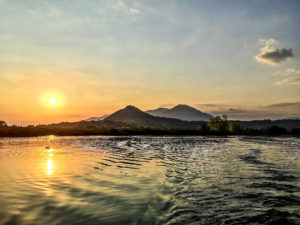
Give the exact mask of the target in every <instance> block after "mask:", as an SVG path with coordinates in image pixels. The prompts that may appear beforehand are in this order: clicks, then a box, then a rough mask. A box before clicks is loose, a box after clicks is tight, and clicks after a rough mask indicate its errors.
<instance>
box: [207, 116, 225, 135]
mask: <svg viewBox="0 0 300 225" xmlns="http://www.w3.org/2000/svg"><path fill="white" fill-rule="evenodd" d="M227 118H228V117H227V115H225V114H224V115H223V116H222V117H220V116H215V117H213V118H211V119H210V120H209V122H208V126H209V129H210V130H213V131H221V132H224V131H226V130H227V123H228V121H227Z"/></svg>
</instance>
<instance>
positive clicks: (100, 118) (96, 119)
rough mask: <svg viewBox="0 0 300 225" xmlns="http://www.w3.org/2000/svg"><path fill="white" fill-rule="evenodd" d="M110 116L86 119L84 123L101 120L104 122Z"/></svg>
mask: <svg viewBox="0 0 300 225" xmlns="http://www.w3.org/2000/svg"><path fill="white" fill-rule="evenodd" d="M107 116H108V115H103V116H99V117H90V118H88V119H85V120H84V121H99V120H103V119H105V118H106V117H107Z"/></svg>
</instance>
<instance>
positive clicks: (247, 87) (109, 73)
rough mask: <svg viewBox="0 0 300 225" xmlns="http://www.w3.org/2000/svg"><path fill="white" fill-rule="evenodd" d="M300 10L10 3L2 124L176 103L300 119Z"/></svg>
mask: <svg viewBox="0 0 300 225" xmlns="http://www.w3.org/2000/svg"><path fill="white" fill-rule="evenodd" d="M261 5H263V6H264V7H263V8H264V10H262V7H261ZM299 9H300V3H299V1H285V2H282V1H274V2H272V4H271V3H270V2H268V1H251V3H250V2H247V3H246V2H242V1H241V2H230V1H229V2H227V3H225V2H217V1H201V2H197V1H191V2H185V1H184V2H183V1H173V2H172V3H170V2H162V1H134V0H132V1H76V3H75V2H73V3H71V4H70V3H69V2H68V1H64V0H62V1H50V0H49V1H34V0H25V1H12V0H2V1H0V15H1V21H0V51H1V54H0V120H5V121H6V122H7V123H9V124H17V125H28V124H40V123H52V122H60V121H78V120H82V119H86V118H88V117H92V116H101V115H104V114H109V113H112V112H114V111H116V110H118V109H120V108H123V107H125V106H126V105H135V106H137V107H138V108H140V109H142V110H148V109H154V108H157V107H160V106H168V107H171V106H174V105H176V104H188V105H191V106H193V107H196V108H198V109H200V110H202V111H205V112H210V113H213V114H214V115H217V114H220V113H227V114H229V117H230V118H232V119H236V118H238V119H256V118H285V117H291V116H300V98H299V95H300V85H299V84H300V83H299V82H300V60H299V57H298V55H299V54H300V47H299V46H300V43H299V38H298V37H299V35H300V31H299V26H298V25H299V21H300V18H299V13H298V12H299ZM265 18H267V20H265ZM262 20H264V21H265V22H264V23H262V22H261V21H262ZM51 98H55V99H56V102H55V104H53V103H51V102H49V101H50V99H51Z"/></svg>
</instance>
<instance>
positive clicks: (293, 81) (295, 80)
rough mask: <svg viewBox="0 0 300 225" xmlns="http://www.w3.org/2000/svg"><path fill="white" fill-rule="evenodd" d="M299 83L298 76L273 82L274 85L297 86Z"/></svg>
mask: <svg viewBox="0 0 300 225" xmlns="http://www.w3.org/2000/svg"><path fill="white" fill-rule="evenodd" d="M297 83H300V76H297V77H289V78H286V79H283V80H279V81H276V82H274V83H273V84H274V85H287V84H297Z"/></svg>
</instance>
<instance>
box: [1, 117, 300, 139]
mask: <svg viewBox="0 0 300 225" xmlns="http://www.w3.org/2000/svg"><path fill="white" fill-rule="evenodd" d="M43 135H58V136H83V135H272V136H276V135H300V128H294V129H292V130H291V131H287V130H286V129H285V128H282V127H279V126H271V127H267V128H260V129H253V128H251V129H249V128H243V127H242V126H241V123H240V122H239V121H228V117H227V116H226V115H223V116H216V117H213V118H211V119H210V121H209V122H208V123H204V122H201V123H199V125H198V126H196V127H194V128H162V127H154V126H140V127H136V126H132V125H129V124H126V123H116V122H110V121H106V122H102V121H81V122H76V123H60V124H50V125H38V126H33V125H29V126H26V127H23V126H16V125H13V126H8V125H7V123H6V122H5V121H0V137H31V136H43Z"/></svg>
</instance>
